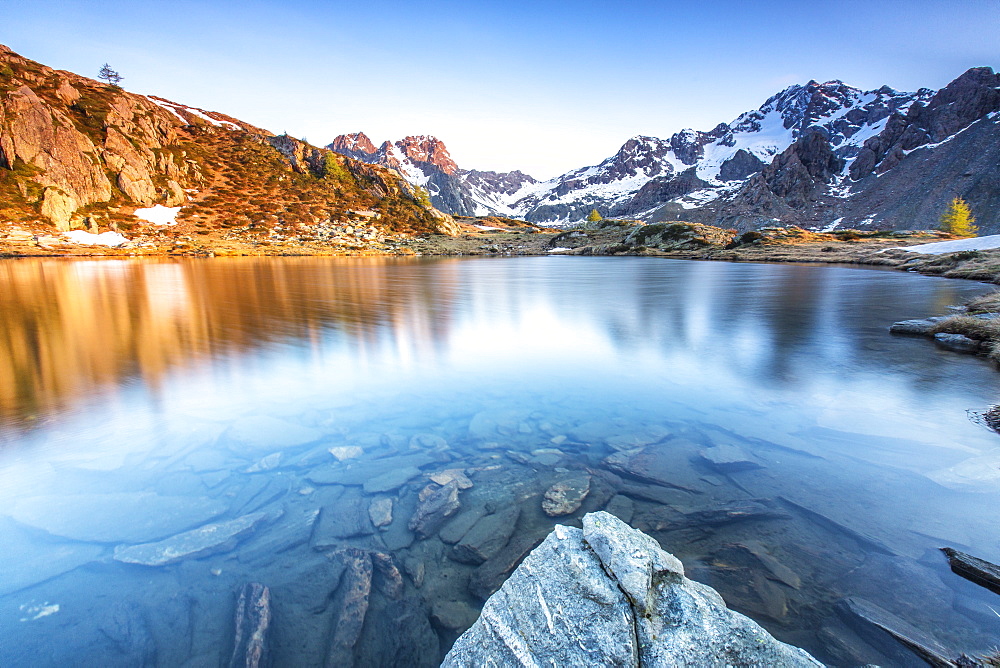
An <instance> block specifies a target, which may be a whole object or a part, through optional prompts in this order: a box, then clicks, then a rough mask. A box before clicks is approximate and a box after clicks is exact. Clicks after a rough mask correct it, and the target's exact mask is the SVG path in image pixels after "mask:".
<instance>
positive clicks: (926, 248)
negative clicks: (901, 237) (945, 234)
mask: <svg viewBox="0 0 1000 668" xmlns="http://www.w3.org/2000/svg"><path fill="white" fill-rule="evenodd" d="M897 248H898V249H900V250H905V251H906V252H907V253H921V254H923V255H942V254H943V253H956V252H958V251H966V250H992V249H994V248H1000V234H991V235H988V236H985V237H970V238H968V239H955V240H953V241H935V242H934V243H930V244H919V245H917V246H897ZM886 250H895V249H888V248H887V249H886Z"/></svg>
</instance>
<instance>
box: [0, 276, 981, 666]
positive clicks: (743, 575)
mask: <svg viewBox="0 0 1000 668" xmlns="http://www.w3.org/2000/svg"><path fill="white" fill-rule="evenodd" d="M989 289H990V288H989V287H988V286H986V285H983V284H978V283H973V282H968V281H959V280H948V279H941V278H934V277H926V276H919V275H914V274H906V273H902V272H896V271H882V270H874V269H861V268H854V267H842V266H804V265H791V264H789V265H772V264H730V263H721V262H698V261H682V260H667V259H658V258H574V257H522V258H516V257H515V258H481V259H480V258H476V259H442V258H439V259H430V258H409V259H389V258H340V259H338V258H259V259H258V258H216V259H179V258H164V259H158V260H148V259H147V260H60V259H24V260H5V261H3V262H2V263H0V314H2V318H0V665H2V666H10V667H14V666H18V667H19V666H32V667H39V666H69V665H72V666H101V667H103V668H107V667H111V666H171V667H172V666H212V667H214V666H219V665H229V662H230V658H231V655H232V652H233V645H234V624H235V622H234V615H235V610H236V607H237V597H238V595H239V593H240V592H241V591H245V589H244V587H245V585H247V584H248V583H259V584H260V585H263V586H265V587H267V589H268V592H269V597H270V613H271V621H270V634H269V641H268V642H269V651H270V657H271V661H272V664H273V665H275V666H323V665H326V666H346V665H351V664H353V665H358V666H433V665H437V664H438V663H439V662H440V661H441V659H442V658H443V656H444V654H445V653H446V652H447V650H448V648H449V647H450V646H451V644H452V643H453V642H454V640H455V639H456V638H457V637H458V635H460V634H461V633H462V632H463V631H464V630H465V629H466V628H468V627H469V626H470V625H471V624H472V623H473V622H474V621H475V619H476V617H477V614H478V611H479V608H480V607H481V605H482V602H483V599H484V598H485V597H487V596H489V594H490V593H491V592H492V591H494V590H495V589H497V588H498V587H499V586H500V585H501V583H502V582H503V580H504V578H505V577H506V576H507V575H508V574H509V573H510V572H511V571H512V569H513V568H514V567H515V566H516V565H517V563H518V561H519V559H520V558H521V557H523V556H524V554H526V553H527V552H528V551H529V550H530V549H531V548H532V547H533V546H534V545H535V544H537V543H538V542H539V541H540V540H541V539H542V538H543V537H544V536H545V535H546V534H547V533H548V532H549V531H551V529H552V527H553V526H554V525H556V524H569V525H574V526H579V524H580V518H581V517H582V516H583V514H584V513H586V512H590V511H594V510H600V509H607V510H608V511H609V512H612V513H613V514H615V515H618V516H619V517H621V518H622V519H623V520H625V521H626V522H628V523H629V524H631V525H632V526H634V527H636V528H638V529H640V530H642V531H644V532H646V533H648V534H650V535H651V536H653V537H654V538H656V539H657V540H658V541H659V542H660V544H661V545H662V546H663V547H664V549H666V550H667V551H668V552H671V553H673V554H675V555H676V556H677V557H679V558H680V559H681V560H682V561H683V563H684V565H685V568H686V570H687V574H688V576H689V577H691V578H692V579H695V580H698V581H701V582H704V583H706V584H709V585H711V586H712V587H715V588H716V589H717V590H718V591H719V592H720V593H721V594H722V595H723V597H724V598H725V600H726V602H727V604H728V605H729V606H730V607H731V608H733V609H736V610H738V611H740V612H743V613H744V614H747V615H749V616H750V617H752V618H753V619H755V620H757V621H758V622H759V623H761V624H762V625H763V626H764V627H765V628H766V629H767V630H768V631H770V632H771V633H772V634H773V635H775V636H776V637H777V638H779V639H781V640H783V641H785V642H789V643H792V644H795V645H798V646H800V647H802V648H804V649H806V650H807V651H809V652H811V653H812V654H813V655H814V656H816V657H817V658H818V659H820V660H821V661H823V662H825V663H828V664H830V665H836V666H859V665H862V664H866V663H875V664H878V665H881V666H907V665H919V664H920V663H921V662H920V660H919V659H918V658H917V657H916V656H915V655H914V654H912V653H910V652H908V651H907V650H905V649H904V648H903V647H902V645H899V644H898V643H895V641H893V640H891V639H890V638H888V636H886V635H885V634H883V633H881V632H880V631H879V630H878V629H877V628H874V627H873V626H872V624H871V623H870V622H868V621H866V620H864V619H863V618H862V617H860V616H859V615H858V614H857V612H856V611H857V606H856V605H852V602H854V603H856V602H857V601H859V600H860V601H863V602H865V603H864V604H865V605H872V606H876V607H877V609H880V610H882V611H884V612H886V613H888V614H890V615H892V616H893V618H894V619H898V620H902V621H903V622H905V623H906V624H907V625H909V626H910V627H912V628H913V629H915V630H916V631H918V632H920V633H923V634H925V635H926V636H928V637H930V638H933V639H934V640H935V641H937V642H938V643H940V644H941V645H942V646H943V647H945V648H947V650H948V651H949V653H950V654H949V655H950V656H957V655H958V654H959V653H960V652H966V653H970V654H972V653H982V652H986V651H988V650H989V649H990V648H991V647H993V646H994V645H996V644H997V642H998V639H1000V612H998V610H1000V600H998V599H997V597H996V594H994V593H992V592H990V591H988V590H986V589H983V588H981V587H977V586H976V585H975V584H973V583H971V582H968V581H966V580H964V579H962V578H960V577H959V576H957V575H955V574H954V573H952V572H951V570H950V569H949V567H948V563H947V560H946V558H945V557H944V555H943V554H942V553H941V552H940V550H939V548H942V547H954V548H956V549H959V550H962V551H966V552H969V553H971V554H974V555H977V556H980V557H982V558H985V559H989V560H991V561H1000V559H998V557H1000V436H998V435H997V434H995V433H993V432H991V431H989V430H988V429H986V428H984V427H982V426H979V425H977V424H975V423H974V422H973V421H972V420H970V419H969V417H968V415H967V411H968V410H980V411H981V410H984V409H986V408H987V407H988V406H990V405H992V404H994V403H997V402H998V389H1000V375H998V374H997V371H996V370H995V369H994V368H993V367H992V365H991V364H990V363H988V362H986V361H985V360H984V359H982V358H977V357H974V356H965V355H960V354H957V353H953V352H948V351H944V350H941V349H938V348H936V347H935V346H934V344H933V343H932V342H929V341H928V340H927V339H923V338H908V337H900V336H893V335H890V334H889V333H888V327H889V325H890V324H891V323H892V322H894V321H897V320H903V319H907V318H921V317H927V316H932V315H940V314H944V313H947V312H948V307H949V306H950V305H956V304H961V303H962V302H964V301H966V300H967V299H969V298H971V297H973V296H976V295H978V294H981V293H983V292H986V291H987V290H989Z"/></svg>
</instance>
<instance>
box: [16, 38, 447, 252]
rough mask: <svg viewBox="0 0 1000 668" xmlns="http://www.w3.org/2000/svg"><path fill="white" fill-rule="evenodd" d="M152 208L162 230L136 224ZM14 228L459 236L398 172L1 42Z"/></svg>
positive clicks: (236, 235) (259, 237)
mask: <svg viewBox="0 0 1000 668" xmlns="http://www.w3.org/2000/svg"><path fill="white" fill-rule="evenodd" d="M157 205H160V206H163V207H168V208H170V210H169V212H168V213H167V215H166V217H165V218H161V219H160V220H159V221H158V224H156V223H150V222H147V221H145V220H142V219H140V218H138V217H136V216H135V215H133V213H134V212H135V211H136V210H137V209H140V210H141V209H149V208H152V207H156V206H157ZM178 207H179V209H178ZM147 217H148V216H147ZM11 225H16V226H18V227H19V228H22V229H23V228H28V229H30V230H34V231H36V232H37V231H45V230H46V229H51V230H53V231H55V230H61V231H66V230H72V229H75V228H85V229H88V230H90V231H91V232H99V231H105V230H116V231H119V232H121V233H123V234H125V235H127V236H128V237H130V238H151V239H152V238H160V239H162V238H171V237H188V238H190V235H192V234H197V235H200V237H199V238H201V239H206V240H207V239H216V240H220V241H222V240H234V241H239V242H242V243H250V244H270V243H273V242H275V241H277V242H281V241H282V240H285V239H289V238H294V239H296V240H299V241H325V242H329V243H333V244H337V243H341V244H344V245H348V246H350V245H351V244H352V243H354V242H355V241H358V239H359V238H361V239H362V240H371V239H374V238H379V239H381V238H385V237H387V236H393V235H397V234H411V233H423V232H431V231H442V232H451V233H453V232H454V231H455V230H456V229H457V228H456V227H455V225H454V222H453V221H452V220H451V218H450V216H447V215H444V214H442V213H440V212H439V211H437V210H435V209H434V208H433V207H431V206H430V205H429V203H427V202H426V198H423V197H422V196H421V193H419V192H418V191H417V190H416V189H415V188H414V187H413V186H412V185H410V184H409V183H408V182H407V181H406V180H404V179H402V178H400V177H399V175H398V174H396V173H395V172H392V171H389V170H387V169H383V168H380V167H376V166H372V165H368V164H365V163H362V162H359V161H357V160H353V159H350V158H346V157H344V156H341V155H338V154H336V153H334V152H332V151H330V150H328V149H322V148H317V147H314V146H310V145H308V144H306V143H303V142H300V141H298V140H296V139H293V138H291V137H287V136H274V135H273V134H272V133H270V132H267V131H266V130H263V129H261V128H257V127H254V126H252V125H250V124H247V123H244V122H242V121H239V120H237V119H235V118H232V117H229V116H226V115H224V114H220V113H216V112H209V111H205V110H203V109H197V108H194V107H189V106H186V105H182V104H177V103H174V102H170V101H168V100H164V99H162V98H157V97H146V96H142V95H136V94H133V93H129V92H127V91H124V90H122V89H121V88H119V87H117V86H110V85H106V84H103V83H100V82H98V81H94V80H92V79H88V78H86V77H82V76H79V75H76V74H73V73H70V72H64V71H58V70H53V69H51V68H48V67H45V66H43V65H41V64H39V63H36V62H33V61H31V60H28V59H26V58H23V57H21V56H19V55H17V54H16V53H14V52H12V51H11V50H10V49H8V48H7V47H4V46H0V228H4V227H6V228H10V227H11Z"/></svg>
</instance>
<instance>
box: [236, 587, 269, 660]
mask: <svg viewBox="0 0 1000 668" xmlns="http://www.w3.org/2000/svg"><path fill="white" fill-rule="evenodd" d="M234 620H235V624H234V626H235V629H234V632H233V653H232V654H231V655H230V657H229V668H240V667H242V668H261V667H262V666H268V665H270V664H269V662H268V658H269V657H268V649H269V647H268V642H267V641H268V632H269V631H270V628H271V590H270V589H268V588H267V587H265V586H264V585H262V584H259V583H257V582H248V583H247V584H245V585H243V588H242V589H241V590H240V594H239V597H238V598H237V600H236V614H235V615H234Z"/></svg>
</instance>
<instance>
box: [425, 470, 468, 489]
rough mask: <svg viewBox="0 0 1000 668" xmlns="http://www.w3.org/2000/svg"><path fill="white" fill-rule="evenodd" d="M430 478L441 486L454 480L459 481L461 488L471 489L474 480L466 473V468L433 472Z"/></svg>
mask: <svg viewBox="0 0 1000 668" xmlns="http://www.w3.org/2000/svg"><path fill="white" fill-rule="evenodd" d="M430 479H431V480H433V481H434V482H436V483H437V484H439V485H441V486H444V485H447V484H448V483H449V482H451V481H452V480H454V481H455V482H456V483H458V488H459V489H469V488H471V487H472V481H471V480H469V477H468V476H467V475H465V469H445V470H444V471H441V472H440V473H432V474H431V475H430Z"/></svg>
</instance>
